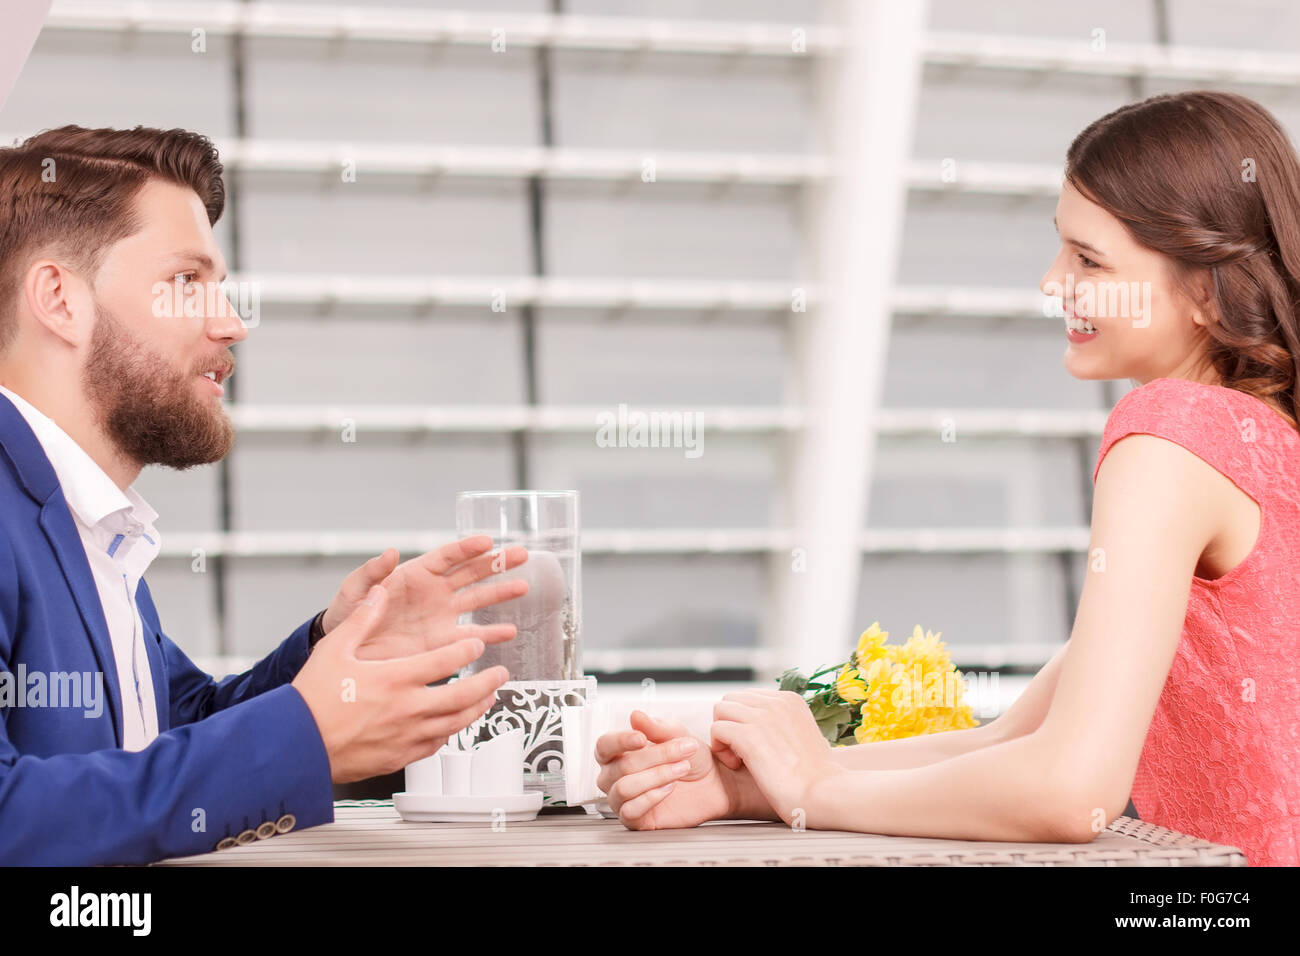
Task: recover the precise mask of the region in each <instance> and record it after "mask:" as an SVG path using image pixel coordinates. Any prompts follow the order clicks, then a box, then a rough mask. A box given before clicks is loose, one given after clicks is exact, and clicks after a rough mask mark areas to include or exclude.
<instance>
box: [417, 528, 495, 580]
mask: <svg viewBox="0 0 1300 956" xmlns="http://www.w3.org/2000/svg"><path fill="white" fill-rule="evenodd" d="M491 548H492V536H491V535H488V534H476V535H473V536H472V537H468V538H461V539H460V540H459V541H453V542H451V543H450V544H444V545H443V546H442V547H441V548H434V549H433V550H432V551H429V552H427V553H425V554H422V555H420V556H419V557H418V558H415V560H416V561H418V562H419V563H420V566H421V567H423V568H425V569H426V570H428V571H432V572H433V573H434V574H445V573H446V572H447V571H449V570H451V569H452V568H454V567H455V566H456V565H458V564H460V563H462V562H464V561H469V560H470V559H471V558H476V557H478V556H479V555H480V554H482V553H483V552H484V551H488V550H490V549H491Z"/></svg>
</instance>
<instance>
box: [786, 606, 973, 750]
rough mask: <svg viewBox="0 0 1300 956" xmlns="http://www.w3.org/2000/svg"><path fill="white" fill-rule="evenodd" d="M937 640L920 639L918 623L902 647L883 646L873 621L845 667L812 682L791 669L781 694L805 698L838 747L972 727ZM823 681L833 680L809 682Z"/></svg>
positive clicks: (960, 683) (958, 681)
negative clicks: (822, 679)
mask: <svg viewBox="0 0 1300 956" xmlns="http://www.w3.org/2000/svg"><path fill="white" fill-rule="evenodd" d="M940 633H942V632H940ZM939 636H940V635H939V634H932V633H930V632H929V631H926V632H924V633H922V631H921V626H920V625H919V624H918V625H917V626H916V628H915V629H914V630H913V631H912V636H911V637H910V638H908V639H907V643H906V644H903V645H902V646H901V647H900V646H898V645H894V644H888V643H886V641H888V639H889V632H888V631H882V630H881V629H880V622H879V621H876V622H875V623H873V624H872V625H871V627H869V628H868V629H867V630H866V631H864V632H863V634H862V637H861V638H860V639H859V641H858V648H857V650H856V651H855V652H854V653H853V656H852V657H850V658H849V659H848V660H847V661H845V662H844V663H843V664H835V665H832V666H831V667H824V668H822V669H821V670H819V671H818V672H817V673H815V674H813V675H812V676H811V677H805V676H804V675H803V674H800V673H799V671H798V670H797V669H794V668H792V669H791V670H788V671H786V672H785V673H784V674H782V675H781V677H780V683H781V688H780V689H781V690H789V691H794V692H795V693H796V694H800V695H802V696H803V698H804V699H805V700H806V701H807V702H808V707H809V708H810V709H811V710H812V714H813V717H814V718H815V719H816V721H817V726H818V727H820V728H821V731H822V734H823V735H825V737H826V739H827V740H829V741H830V742H831V744H832V745H835V746H841V745H844V744H851V743H860V744H862V743H868V742H871V741H876V740H892V739H894V738H896V737H914V736H916V735H918V734H933V733H938V732H940V731H944V730H960V729H963V728H966V727H976V726H978V725H979V722H978V721H977V720H976V719H975V716H974V714H973V713H972V711H971V707H970V705H969V704H965V703H963V702H962V696H963V694H964V693H965V690H966V682H965V680H964V679H963V677H962V675H961V673H960V672H959V671H958V670H956V668H954V667H953V664H952V660H951V659H950V658H949V656H948V651H947V649H946V648H945V647H944V645H943V642H942V641H941V640H939ZM825 675H833V678H832V679H829V680H828V681H826V682H824V683H814V682H815V681H816V680H817V678H819V677H823V676H825Z"/></svg>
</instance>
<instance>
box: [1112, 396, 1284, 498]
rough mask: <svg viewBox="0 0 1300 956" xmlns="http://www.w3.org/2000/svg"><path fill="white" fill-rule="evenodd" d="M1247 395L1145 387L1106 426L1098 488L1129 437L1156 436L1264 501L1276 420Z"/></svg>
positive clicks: (1127, 399)
mask: <svg viewBox="0 0 1300 956" xmlns="http://www.w3.org/2000/svg"><path fill="white" fill-rule="evenodd" d="M1256 402H1257V400H1255V399H1253V398H1252V397H1251V396H1249V395H1246V394H1245V393H1235V392H1233V391H1232V390H1231V389H1227V388H1218V387H1214V386H1208V385H1201V384H1198V383H1196V382H1190V381H1186V380H1183V379H1175V378H1158V379H1153V380H1152V381H1150V382H1147V383H1146V384H1145V385H1141V386H1139V387H1137V388H1135V389H1133V390H1132V391H1131V392H1129V393H1128V394H1127V395H1125V396H1124V397H1123V398H1121V399H1120V400H1119V401H1118V402H1117V403H1116V404H1115V408H1114V409H1113V410H1112V411H1111V413H1110V417H1109V418H1108V419H1107V420H1106V429H1105V431H1104V432H1103V434H1102V439H1101V448H1100V449H1099V450H1098V452H1097V465H1096V467H1095V468H1093V470H1092V481H1093V484H1096V482H1097V473H1098V472H1099V471H1100V470H1101V463H1102V461H1103V460H1104V459H1105V457H1106V452H1108V451H1110V448H1111V446H1112V445H1114V444H1115V442H1117V441H1119V440H1120V439H1121V438H1123V437H1125V436H1126V435H1132V434H1143V435H1155V436H1156V437H1158V438H1164V439H1166V440H1168V441H1172V442H1176V443H1177V444H1179V445H1182V446H1183V447H1184V448H1186V449H1187V450H1188V451H1190V452H1191V453H1192V454H1194V455H1196V456H1197V457H1198V458H1200V459H1201V460H1202V461H1205V462H1207V463H1208V464H1209V465H1210V466H1211V467H1213V468H1214V469H1215V470H1217V471H1218V472H1219V473H1220V474H1223V475H1225V476H1226V477H1227V478H1229V479H1230V480H1231V481H1232V482H1233V483H1234V484H1235V485H1236V486H1237V487H1238V488H1240V489H1241V490H1242V491H1244V492H1246V494H1248V495H1250V496H1251V497H1252V498H1254V499H1255V500H1256V501H1260V500H1261V490H1262V489H1261V488H1260V481H1259V475H1260V465H1261V462H1260V454H1261V449H1262V447H1263V446H1264V445H1265V444H1267V442H1268V439H1269V436H1268V435H1267V434H1266V432H1267V430H1268V428H1269V426H1270V424H1271V423H1270V422H1269V421H1267V420H1264V419H1263V418H1262V416H1263V415H1264V414H1265V413H1268V414H1273V413H1272V411H1271V409H1269V408H1268V407H1267V406H1265V405H1263V404H1262V403H1260V404H1258V408H1256V407H1255V406H1254V404H1253V403H1256Z"/></svg>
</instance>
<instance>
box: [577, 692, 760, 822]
mask: <svg viewBox="0 0 1300 956" xmlns="http://www.w3.org/2000/svg"><path fill="white" fill-rule="evenodd" d="M631 724H632V730H625V731H617V732H614V733H608V734H602V735H601V737H600V739H599V740H597V741H596V762H597V763H599V764H600V765H601V771H600V776H598V777H597V778H596V786H598V787H599V788H600V789H601V791H602V792H604V793H606V794H608V795H609V806H610V809H612V810H615V811H616V812H617V813H618V818H619V820H621V821H622V822H623V825H624V826H626V827H627V828H628V829H630V830H666V829H673V828H676V827H693V826H698V825H699V824H701V823H704V822H705V821H707V820H719V819H724V818H726V817H728V816H730V815H731V814H732V813H733V812H734V811H735V810H736V809H737V807H738V806H739V795H738V788H737V783H736V781H735V779H734V772H733V771H732V770H729V769H728V768H727V767H725V766H723V765H722V764H720V763H717V762H715V761H714V759H713V754H711V753H710V752H709V748H708V746H707V745H706V744H704V743H703V742H702V741H699V740H697V739H696V738H694V737H692V736H691V735H690V732H689V731H688V730H687V729H686V728H685V727H684V726H682V725H681V724H679V723H675V722H672V721H661V720H655V719H654V718H652V717H650V716H649V715H647V714H645V713H644V712H642V711H639V710H634V711H632V715H631ZM741 772H743V771H741Z"/></svg>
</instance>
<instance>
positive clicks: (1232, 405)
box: [1093, 378, 1300, 866]
mask: <svg viewBox="0 0 1300 956" xmlns="http://www.w3.org/2000/svg"><path fill="white" fill-rule="evenodd" d="M1133 433H1142V434H1148V435H1156V436H1159V437H1161V438H1164V439H1167V440H1169V441H1174V442H1177V443H1178V444H1179V445H1182V446H1183V447H1184V448H1186V449H1188V450H1189V451H1191V452H1192V453H1193V454H1195V455H1197V456H1198V457H1199V458H1201V459H1203V460H1204V461H1206V462H1208V463H1209V464H1210V465H1212V466H1213V467H1214V468H1215V469H1217V470H1218V471H1219V472H1220V473H1221V474H1223V475H1225V476H1227V477H1228V478H1229V479H1230V480H1231V481H1232V482H1233V483H1234V484H1235V485H1236V486H1237V487H1238V488H1240V489H1241V490H1242V491H1244V492H1245V493H1246V494H1248V495H1250V496H1251V498H1253V499H1254V500H1255V502H1256V503H1257V504H1259V506H1260V511H1261V516H1260V529H1259V537H1258V539H1257V540H1256V543H1255V547H1254V549H1253V550H1252V551H1251V552H1250V554H1249V555H1248V556H1247V557H1246V558H1245V559H1244V560H1243V561H1242V562H1241V563H1240V564H1239V565H1237V566H1236V567H1235V568H1233V569H1232V570H1230V571H1229V572H1228V573H1227V574H1225V575H1223V576H1222V577H1219V578H1214V579H1205V578H1200V577H1193V578H1192V581H1191V593H1190V595H1189V597H1188V603H1187V616H1186V618H1185V620H1184V622H1183V634H1182V638H1181V640H1180V641H1179V644H1178V650H1177V653H1176V655H1175V657H1174V661H1173V665H1172V666H1171V668H1170V671H1169V676H1168V678H1167V679H1166V680H1165V684H1164V688H1163V690H1162V691H1161V694H1160V700H1159V703H1158V704H1157V705H1156V709H1155V713H1154V715H1153V716H1152V719H1151V724H1150V727H1149V728H1148V730H1147V736H1146V741H1145V743H1144V744H1143V748H1142V754H1141V757H1140V759H1139V762H1138V768H1137V774H1136V776H1135V778H1134V781H1133V790H1132V800H1133V806H1134V807H1136V809H1137V812H1138V814H1139V816H1141V818H1142V819H1143V820H1146V821H1150V822H1152V823H1156V824H1159V825H1160V826H1165V827H1169V828H1170V829H1173V830H1178V831H1180V832H1182V833H1187V834H1191V835H1194V836H1198V837H1201V838H1203V839H1206V840H1211V841H1213V842H1215V843H1223V844H1228V845H1231V846H1236V847H1239V848H1240V849H1241V850H1242V851H1243V852H1244V853H1245V855H1246V859H1247V861H1248V862H1249V863H1250V865H1252V866H1297V865H1300V677H1298V676H1297V660H1296V658H1297V655H1298V653H1300V433H1297V432H1296V430H1295V429H1293V428H1292V427H1291V426H1290V424H1289V423H1288V422H1287V421H1286V420H1285V419H1283V418H1282V417H1281V416H1280V415H1278V414H1277V413H1276V412H1275V411H1274V410H1273V409H1272V408H1270V407H1269V406H1268V405H1266V404H1265V403H1263V402H1261V401H1260V400H1259V399H1257V398H1255V397H1254V396H1252V395H1248V394H1246V393H1245V392H1242V391H1239V390H1237V389H1232V388H1225V387H1222V386H1217V385H1203V384H1200V383H1196V382H1189V381H1185V380H1183V379H1173V378H1160V379H1155V380H1153V381H1150V382H1148V383H1147V384H1145V385H1143V386H1140V387H1138V388H1136V389H1134V390H1132V391H1131V392H1129V393H1128V394H1126V395H1125V396H1124V397H1123V398H1121V399H1120V400H1119V402H1118V403H1117V404H1116V405H1115V408H1114V410H1113V411H1112V412H1111V414H1110V417H1109V418H1108V419H1107V422H1106V428H1105V432H1104V434H1103V436H1102V443H1101V448H1100V449H1099V451H1098V455H1097V466H1096V468H1095V469H1094V470H1093V482H1094V483H1095V482H1096V480H1097V471H1099V470H1100V468H1101V462H1102V460H1103V459H1104V458H1105V456H1106V452H1107V451H1108V450H1109V449H1110V447H1111V446H1112V445H1113V444H1114V443H1115V442H1116V441H1118V440H1119V439H1121V438H1123V437H1124V436H1125V435H1129V434H1133Z"/></svg>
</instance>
